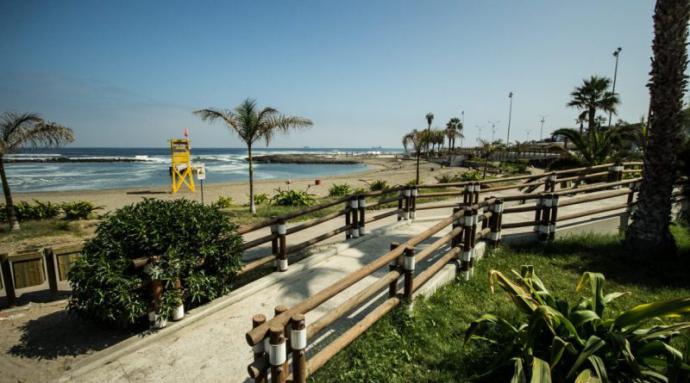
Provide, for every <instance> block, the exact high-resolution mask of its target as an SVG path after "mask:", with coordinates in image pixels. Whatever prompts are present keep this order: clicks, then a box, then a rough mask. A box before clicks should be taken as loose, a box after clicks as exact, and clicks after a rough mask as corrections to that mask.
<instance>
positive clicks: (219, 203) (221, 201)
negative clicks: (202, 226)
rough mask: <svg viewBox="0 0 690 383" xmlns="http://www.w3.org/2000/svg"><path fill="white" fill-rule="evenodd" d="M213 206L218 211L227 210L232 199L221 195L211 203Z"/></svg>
mask: <svg viewBox="0 0 690 383" xmlns="http://www.w3.org/2000/svg"><path fill="white" fill-rule="evenodd" d="M213 206H215V207H216V208H218V209H227V208H229V207H231V206H232V198H230V197H223V196H222V195H221V196H218V199H217V200H216V202H214V203H213Z"/></svg>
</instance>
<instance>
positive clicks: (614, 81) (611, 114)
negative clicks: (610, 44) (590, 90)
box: [609, 47, 623, 128]
mask: <svg viewBox="0 0 690 383" xmlns="http://www.w3.org/2000/svg"><path fill="white" fill-rule="evenodd" d="M622 50H623V48H621V47H618V48H616V50H615V51H613V57H615V58H616V66H615V67H614V69H613V87H612V89H611V93H613V94H616V78H617V77H618V58H619V57H620V55H621V51H622ZM612 117H613V111H611V112H609V128H610V127H611V118H612Z"/></svg>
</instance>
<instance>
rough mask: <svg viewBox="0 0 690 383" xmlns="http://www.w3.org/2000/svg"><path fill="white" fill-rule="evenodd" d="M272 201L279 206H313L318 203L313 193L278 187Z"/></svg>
mask: <svg viewBox="0 0 690 383" xmlns="http://www.w3.org/2000/svg"><path fill="white" fill-rule="evenodd" d="M271 203H272V204H273V205H277V206H298V207H301V206H311V205H313V204H314V203H316V199H315V198H314V195H313V194H310V193H309V192H306V191H303V190H295V189H286V190H283V189H276V194H275V195H274V196H273V197H272V198H271Z"/></svg>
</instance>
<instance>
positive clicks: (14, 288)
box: [0, 162, 641, 305]
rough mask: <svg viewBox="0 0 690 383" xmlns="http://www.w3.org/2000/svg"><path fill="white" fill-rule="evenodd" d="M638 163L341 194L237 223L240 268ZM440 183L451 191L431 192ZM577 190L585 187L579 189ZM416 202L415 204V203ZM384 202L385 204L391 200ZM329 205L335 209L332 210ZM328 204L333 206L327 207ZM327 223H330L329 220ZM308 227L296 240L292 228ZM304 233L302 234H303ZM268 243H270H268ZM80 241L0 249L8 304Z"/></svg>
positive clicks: (46, 285)
mask: <svg viewBox="0 0 690 383" xmlns="http://www.w3.org/2000/svg"><path fill="white" fill-rule="evenodd" d="M640 166H641V163H632V162H630V163H625V164H620V165H615V164H604V165H598V166H593V167H585V168H577V169H568V170H563V171H557V172H551V173H544V174H541V175H525V176H515V177H507V178H498V179H492V180H486V181H481V182H457V183H448V184H431V185H418V186H398V187H394V188H392V189H388V190H385V191H376V192H369V193H362V194H354V195H349V196H345V197H343V198H340V199H338V200H335V201H330V202H327V203H323V204H319V205H315V206H311V207H307V208H305V209H302V210H300V211H296V212H293V213H289V214H286V215H282V216H278V217H273V218H271V219H268V220H265V221H262V222H259V223H255V224H251V225H245V226H241V227H239V229H238V233H239V234H241V235H242V236H243V237H244V239H245V243H244V245H243V250H244V251H245V252H248V251H250V250H251V251H254V252H255V253H257V254H253V255H254V257H253V258H252V259H251V260H249V261H247V262H246V263H245V265H244V266H243V268H242V270H241V272H240V273H241V274H244V273H248V272H250V271H252V270H256V269H258V268H261V267H263V266H266V265H269V264H271V263H274V264H275V267H276V270H277V271H286V270H287V269H288V267H289V263H290V259H293V260H294V257H296V256H297V255H298V253H301V252H302V251H303V250H305V249H307V248H309V247H311V246H313V245H315V244H318V243H321V242H323V241H325V240H327V239H329V238H332V237H334V236H336V235H339V234H343V235H344V238H345V239H346V240H347V239H351V238H358V237H360V236H362V235H366V234H367V231H368V230H367V227H368V226H369V225H370V224H371V223H373V222H376V221H379V220H383V219H387V218H390V219H397V220H406V219H414V218H415V215H416V212H417V211H418V210H429V209H441V208H450V207H457V203H424V201H425V200H428V199H431V198H436V199H438V198H453V197H460V196H462V197H463V201H464V205H468V206H469V204H472V203H474V204H476V203H478V198H479V194H480V193H493V192H498V191H504V190H516V191H520V192H521V193H520V194H519V197H515V198H517V199H515V200H521V201H523V202H524V201H528V200H533V199H535V198H537V196H538V194H535V190H536V188H542V187H543V188H544V190H545V191H553V190H555V187H556V183H559V184H561V185H575V187H580V186H581V183H582V182H584V181H588V182H592V181H595V180H597V179H607V180H609V181H617V180H621V179H622V178H623V176H624V175H625V174H628V173H635V172H639V167H640ZM439 188H445V189H451V191H442V192H435V191H434V189H439ZM581 190H585V189H582V188H581ZM418 202H419V205H418ZM391 205H392V207H390V208H389V206H391ZM334 209H335V210H334ZM332 210H334V211H332ZM313 214H322V216H321V217H319V218H315V219H312V220H308V221H304V218H305V216H308V215H313ZM337 220H341V221H340V222H341V224H338V225H337V227H335V228H332V229H329V230H326V231H322V230H319V229H321V228H322V227H323V226H324V225H323V224H325V223H327V222H337ZM331 227H332V225H331ZM307 229H312V231H311V232H309V233H307V234H308V235H304V234H305V233H303V235H302V236H301V238H302V239H301V240H298V239H297V238H298V237H297V236H296V234H297V233H300V232H303V231H305V230H307ZM305 237H306V238H305ZM269 243H270V246H268V244H269ZM81 248H82V245H74V246H68V247H48V248H42V249H36V250H31V251H27V252H22V253H12V254H0V266H1V269H2V273H0V276H1V279H0V283H2V286H3V293H4V295H5V296H6V297H7V301H8V304H9V305H14V304H15V302H16V296H17V293H25V292H33V291H37V290H45V289H48V290H50V291H51V292H57V291H58V290H68V289H69V285H68V281H67V273H68V271H69V269H70V267H71V265H72V263H73V262H74V260H75V259H76V258H77V257H78V256H79V254H80V252H81ZM153 259H154V258H153V257H145V258H141V259H136V260H133V265H134V266H135V267H142V266H143V265H145V264H146V263H147V262H151V261H152V260H153Z"/></svg>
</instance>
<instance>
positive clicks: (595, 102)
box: [567, 76, 620, 129]
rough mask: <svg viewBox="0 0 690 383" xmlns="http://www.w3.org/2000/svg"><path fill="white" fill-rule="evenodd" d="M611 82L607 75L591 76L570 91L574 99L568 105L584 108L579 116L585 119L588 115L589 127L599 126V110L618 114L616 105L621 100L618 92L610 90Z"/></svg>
mask: <svg viewBox="0 0 690 383" xmlns="http://www.w3.org/2000/svg"><path fill="white" fill-rule="evenodd" d="M610 84H611V80H610V79H608V78H606V77H598V76H591V77H590V78H589V79H585V80H583V81H582V85H581V86H578V87H576V88H575V90H574V91H572V92H571V93H570V96H571V97H572V99H571V100H570V102H568V104H567V105H568V106H570V107H574V108H577V109H580V110H583V112H582V113H580V115H579V117H578V118H579V119H580V120H584V117H585V116H586V118H587V121H588V125H587V128H588V129H593V128H594V127H595V126H597V125H596V124H597V122H596V115H597V110H601V111H603V112H607V113H613V114H616V107H617V106H618V104H619V103H620V100H619V98H618V94H616V93H613V92H611V91H609V90H608V89H609V85H610ZM585 113H586V114H585Z"/></svg>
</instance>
